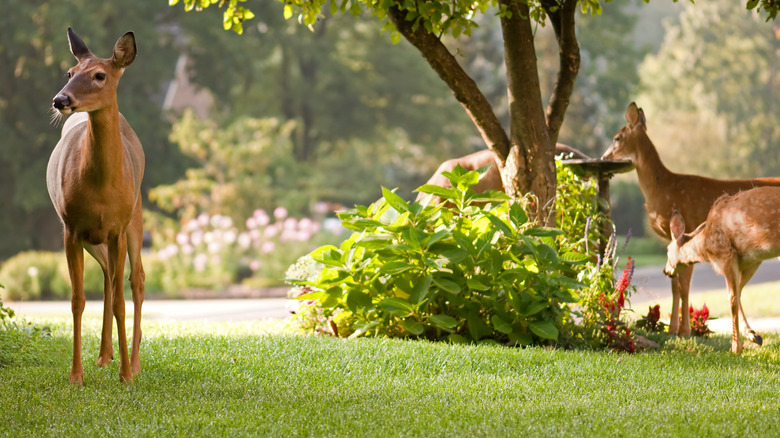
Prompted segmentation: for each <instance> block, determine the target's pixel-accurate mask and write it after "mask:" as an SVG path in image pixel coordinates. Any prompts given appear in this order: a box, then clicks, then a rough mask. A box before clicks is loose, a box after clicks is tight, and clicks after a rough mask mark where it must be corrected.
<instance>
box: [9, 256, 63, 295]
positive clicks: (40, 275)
mask: <svg viewBox="0 0 780 438" xmlns="http://www.w3.org/2000/svg"><path fill="white" fill-rule="evenodd" d="M59 257H64V256H63V254H58V253H55V252H44V251H27V252H22V253H19V254H17V255H16V256H14V257H11V258H10V259H8V260H6V261H5V262H4V263H3V265H2V266H0V282H2V283H3V284H5V286H6V288H5V290H4V291H3V298H4V299H6V300H9V301H17V300H40V299H60V298H63V297H68V296H70V294H69V293H68V294H67V295H64V296H63V295H62V293H63V289H64V286H65V285H69V284H70V283H69V282H68V283H65V284H63V281H62V280H63V279H62V276H61V275H60V272H59V265H60V261H59ZM68 292H69V288H68Z"/></svg>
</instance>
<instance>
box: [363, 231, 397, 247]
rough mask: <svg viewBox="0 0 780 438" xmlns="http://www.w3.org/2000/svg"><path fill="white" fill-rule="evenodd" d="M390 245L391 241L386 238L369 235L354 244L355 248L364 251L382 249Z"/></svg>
mask: <svg viewBox="0 0 780 438" xmlns="http://www.w3.org/2000/svg"><path fill="white" fill-rule="evenodd" d="M392 243H393V241H392V239H389V238H387V237H386V236H382V235H376V234H370V235H367V236H365V237H363V238H362V239H361V240H360V241H358V242H357V243H355V246H356V247H358V248H366V249H383V248H387V247H388V246H390V245H392Z"/></svg>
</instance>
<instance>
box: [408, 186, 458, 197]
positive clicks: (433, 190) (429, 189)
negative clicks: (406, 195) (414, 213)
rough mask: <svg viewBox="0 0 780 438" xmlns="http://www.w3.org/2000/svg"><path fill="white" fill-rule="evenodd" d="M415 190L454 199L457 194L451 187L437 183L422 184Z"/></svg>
mask: <svg viewBox="0 0 780 438" xmlns="http://www.w3.org/2000/svg"><path fill="white" fill-rule="evenodd" d="M415 191H416V192H420V193H427V194H429V195H436V196H438V197H440V198H444V199H452V198H454V197H456V196H457V193H456V192H455V190H453V189H451V188H444V187H440V186H437V185H435V184H425V185H423V186H420V187H419V188H418V189H417V190H415Z"/></svg>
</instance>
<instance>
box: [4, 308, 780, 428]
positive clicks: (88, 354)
mask: <svg viewBox="0 0 780 438" xmlns="http://www.w3.org/2000/svg"><path fill="white" fill-rule="evenodd" d="M36 323H37V324H46V325H48V326H50V327H51V328H52V336H51V337H50V338H40V339H33V340H29V339H28V338H26V337H23V336H19V335H14V334H10V333H9V332H3V331H0V365H1V366H0V412H2V413H3V414H2V416H0V431H2V434H3V435H6V436H19V437H30V436H36V437H37V436H57V437H60V436H79V437H81V436H106V435H114V436H128V437H129V436H133V437H135V436H155V437H157V436H192V435H195V436H283V437H288V436H339V437H342V436H346V437H349V436H359V437H363V436H372V437H373V436H441V437H455V436H458V437H461V436H544V437H548V436H651V437H663V436H771V435H778V434H779V433H780V405H778V403H777V394H778V393H780V336H778V335H777V334H767V336H766V337H765V339H766V341H765V345H764V346H763V347H761V348H753V349H750V350H748V351H746V353H745V354H743V355H742V356H741V357H737V356H733V355H732V354H731V353H729V348H730V344H729V340H728V339H727V338H726V337H723V336H717V337H713V338H711V339H708V340H700V339H687V340H680V339H674V340H671V341H668V342H667V343H666V344H664V347H663V348H662V349H661V350H660V351H656V352H652V353H641V354H636V355H626V354H614V353H608V352H578V351H561V350H554V349H545V348H528V349H518V348H504V347H491V346H457V345H450V344H445V343H430V342H416V341H400V340H387V339H358V340H340V339H333V338H326V337H300V336H292V335H287V334H284V332H283V331H282V328H283V327H282V326H281V324H279V323H276V324H269V323H253V324H250V323H157V322H147V323H145V324H144V333H145V339H144V342H143V344H142V345H143V347H142V352H141V360H142V363H143V367H144V371H143V372H142V373H141V374H140V375H138V376H137V377H136V379H135V381H134V382H133V383H132V384H130V385H122V384H120V383H119V382H118V375H117V373H118V365H117V364H116V361H114V363H112V364H111V365H110V366H109V367H108V368H107V369H99V368H97V367H95V366H94V365H93V361H94V360H95V358H96V355H97V350H98V341H99V339H98V333H99V321H98V319H96V318H95V319H92V318H90V319H88V320H87V324H86V326H85V327H86V328H85V333H86V335H85V341H84V345H85V352H84V359H85V377H84V386H83V387H75V386H72V385H70V384H68V370H69V367H70V354H71V353H70V351H71V339H70V328H69V324H68V323H67V320H65V319H61V320H51V319H49V320H47V321H36Z"/></svg>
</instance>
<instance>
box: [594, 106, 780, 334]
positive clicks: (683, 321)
mask: <svg viewBox="0 0 780 438" xmlns="http://www.w3.org/2000/svg"><path fill="white" fill-rule="evenodd" d="M625 116H626V125H625V126H624V127H623V128H621V129H620V131H618V133H617V134H616V135H615V138H614V140H613V142H612V145H611V146H610V147H609V149H608V150H607V151H606V152H605V153H604V155H603V158H605V159H619V158H628V159H631V160H632V161H633V162H634V166H635V167H636V173H637V177H638V178H639V187H640V188H641V189H642V194H643V195H644V197H645V208H646V210H647V215H648V218H649V220H650V226H651V227H652V228H653V231H655V233H656V234H658V235H659V236H661V237H663V238H664V239H666V240H667V241H669V240H670V239H671V238H672V236H671V235H670V233H669V224H670V221H671V217H672V213H673V212H674V211H677V212H679V214H680V215H681V216H682V217H683V219H684V223H685V226H686V231H688V232H690V231H693V230H694V229H695V228H696V227H697V226H698V225H699V224H701V223H702V222H704V220H705V219H706V218H707V214H708V213H709V211H710V207H712V205H713V203H715V200H717V199H718V198H719V197H720V196H722V195H724V194H728V195H733V194H735V193H737V192H740V191H743V190H749V189H752V188H754V187H759V186H780V178H755V179H714V178H707V177H704V176H698V175H687V174H680V173H674V172H672V171H670V170H669V169H667V168H666V166H664V164H663V162H661V158H660V157H659V156H658V151H656V149H655V146H654V145H653V142H652V141H651V140H650V137H648V136H647V124H646V121H645V114H644V112H643V111H642V109H641V108H639V107H637V105H636V103H633V102H632V103H631V104H630V105H629V106H628V109H626V114H625ZM676 273H677V275H676V276H675V277H674V278H672V317H671V320H670V321H669V333H677V334H679V335H680V336H690V334H691V324H690V314H689V313H688V291H689V290H690V283H691V275H692V274H693V266H692V265H689V266H686V267H683V268H680V269H678V270H677V271H676ZM681 305H682V318H680V313H679V311H680V307H681Z"/></svg>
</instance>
